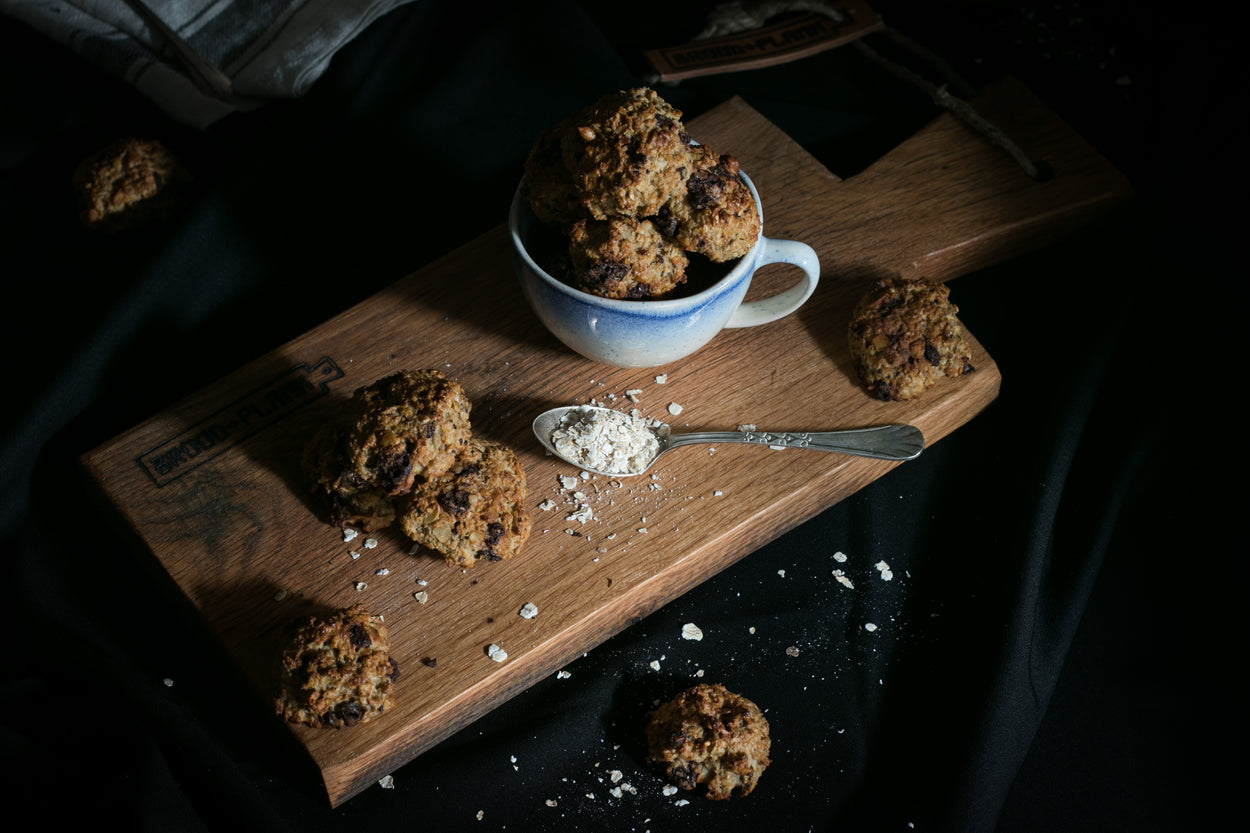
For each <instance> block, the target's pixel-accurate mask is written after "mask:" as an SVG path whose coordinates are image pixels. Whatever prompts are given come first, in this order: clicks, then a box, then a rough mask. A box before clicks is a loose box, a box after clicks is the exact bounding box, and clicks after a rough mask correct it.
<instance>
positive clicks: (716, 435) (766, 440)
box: [534, 405, 924, 477]
mask: <svg viewBox="0 0 1250 833" xmlns="http://www.w3.org/2000/svg"><path fill="white" fill-rule="evenodd" d="M596 414H598V416H596ZM596 419H601V420H603V419H610V420H612V421H613V422H614V423H618V424H620V425H621V426H622V427H623V428H626V429H628V430H629V431H630V432H635V431H636V432H638V436H639V437H640V438H642V439H646V440H647V445H648V450H646V451H643V452H642V453H641V454H638V455H634V456H633V457H632V458H631V460H630V461H629V462H626V461H613V460H606V461H604V464H599V465H596V461H593V460H591V459H589V458H579V457H577V456H573V455H571V454H566V453H562V452H561V451H560V450H559V449H557V447H556V446H557V443H556V439H555V436H556V431H557V429H563V430H564V432H567V431H568V430H569V429H570V428H571V429H573V430H579V429H580V430H583V431H591V432H593V431H594V428H593V427H588V426H593V425H594V423H593V420H596ZM643 432H647V434H649V435H650V436H649V437H648V436H647V434H643ZM534 435H535V436H537V437H538V441H539V442H540V443H542V444H543V446H544V447H545V448H546V449H547V450H548V451H550V452H551V453H552V454H554V455H555V456H557V457H559V458H560V459H562V460H564V461H565V462H567V463H570V464H572V465H574V466H577V467H579V468H581V469H583V470H585V471H589V472H594V473H595V474H604V475H608V476H611V477H630V476H633V475H637V474H642V473H643V472H645V471H646V470H647V469H649V468H651V466H652V465H653V464H654V463H655V461H656V460H658V459H659V458H660V457H661V456H662V455H663V454H665V453H666V452H669V451H672V450H673V449H674V448H680V447H682V446H683V445H695V444H697V443H748V444H751V445H765V446H770V447H784V448H806V449H810V450H814V451H833V452H837V453H839V454H850V455H853V456H857V457H872V458H875V459H878V460H893V461H904V460H914V459H916V458H917V457H919V456H920V452H922V451H924V435H923V434H922V433H921V432H920V430H919V429H918V428H915V427H914V426H911V425H898V424H890V425H877V426H873V427H871V428H852V429H847V430H843V431H786V432H776V431H693V432H690V433H686V434H673V433H669V432H667V431H665V430H661V429H658V428H657V427H656V426H655V425H654V424H653V423H651V422H648V421H646V420H642V419H639V418H637V417H631V416H630V415H629V414H625V413H624V412H622V411H617V410H615V409H613V408H600V407H595V406H592V405H568V406H565V407H561V408H552V409H551V410H550V411H545V412H543V413H541V414H539V415H538V417H537V418H535V420H534Z"/></svg>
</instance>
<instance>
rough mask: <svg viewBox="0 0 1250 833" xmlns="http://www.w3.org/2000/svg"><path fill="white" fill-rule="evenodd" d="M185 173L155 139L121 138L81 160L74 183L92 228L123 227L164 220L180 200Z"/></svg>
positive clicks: (85, 219) (84, 219)
mask: <svg viewBox="0 0 1250 833" xmlns="http://www.w3.org/2000/svg"><path fill="white" fill-rule="evenodd" d="M187 179H188V175H187V172H186V171H185V169H183V167H182V165H181V164H180V163H179V161H178V160H177V159H176V158H175V157H174V155H173V154H172V153H170V151H169V150H168V149H167V148H166V147H165V146H164V145H163V144H161V143H160V142H159V141H156V140H154V139H135V138H128V139H119V140H118V141H116V142H113V143H112V144H110V145H108V146H107V147H105V148H103V149H101V150H99V151H97V152H96V153H94V154H92V155H91V156H90V157H88V158H87V159H84V160H83V161H82V162H81V163H79V165H78V167H77V169H75V171H74V174H73V177H72V185H73V188H74V191H75V194H76V195H77V198H78V201H79V211H80V213H79V217H80V219H81V220H82V224H83V225H84V226H85V227H86V228H89V229H92V230H99V231H110V232H112V231H120V230H123V229H129V228H135V227H138V226H142V225H147V224H149V223H152V222H155V221H158V220H161V219H163V218H165V217H166V216H168V214H169V213H170V212H171V211H172V210H173V208H174V207H175V206H176V205H177V202H178V189H179V186H181V185H182V184H183V183H184V182H186V180H187Z"/></svg>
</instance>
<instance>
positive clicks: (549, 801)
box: [545, 798, 556, 807]
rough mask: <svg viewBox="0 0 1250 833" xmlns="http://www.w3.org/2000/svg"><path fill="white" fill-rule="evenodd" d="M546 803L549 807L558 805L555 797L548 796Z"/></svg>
mask: <svg viewBox="0 0 1250 833" xmlns="http://www.w3.org/2000/svg"><path fill="white" fill-rule="evenodd" d="M545 803H546V805H547V806H548V807H555V806H556V800H555V799H554V798H548V799H547V801H546V802H545Z"/></svg>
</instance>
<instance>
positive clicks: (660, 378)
mask: <svg viewBox="0 0 1250 833" xmlns="http://www.w3.org/2000/svg"><path fill="white" fill-rule="evenodd" d="M667 381H668V374H667V373H661V374H660V375H659V376H656V377H655V383H656V384H657V385H662V384H664V383H665V382H667Z"/></svg>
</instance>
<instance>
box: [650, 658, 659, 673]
mask: <svg viewBox="0 0 1250 833" xmlns="http://www.w3.org/2000/svg"><path fill="white" fill-rule="evenodd" d="M651 669H652V670H653V671H659V670H660V661H659V660H658V659H653V660H651Z"/></svg>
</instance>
